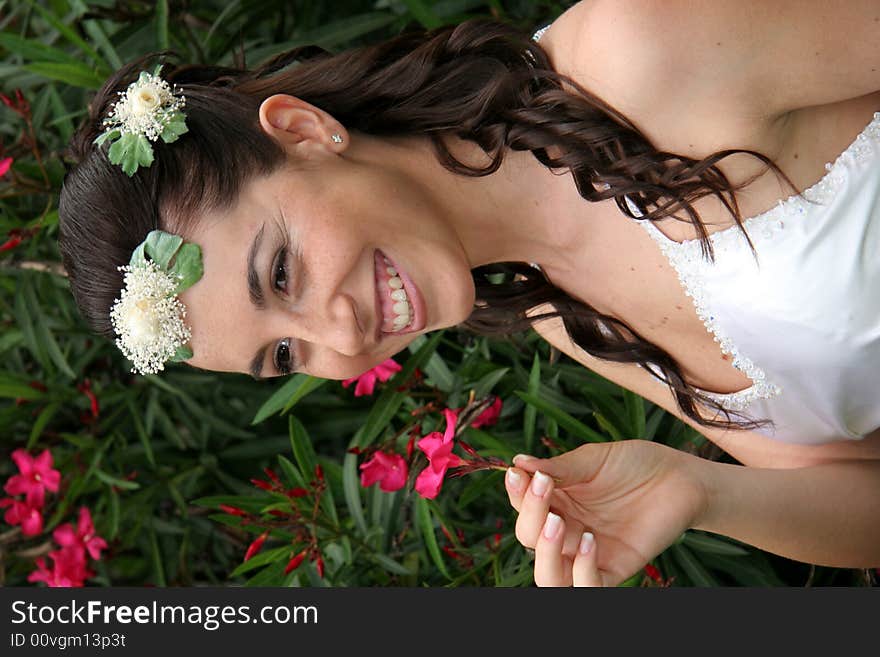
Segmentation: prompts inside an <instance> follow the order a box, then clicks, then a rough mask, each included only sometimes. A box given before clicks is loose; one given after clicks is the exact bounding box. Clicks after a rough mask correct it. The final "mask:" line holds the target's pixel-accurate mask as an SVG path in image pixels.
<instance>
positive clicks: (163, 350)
mask: <svg viewBox="0 0 880 657" xmlns="http://www.w3.org/2000/svg"><path fill="white" fill-rule="evenodd" d="M119 270H120V271H122V272H125V277H124V281H125V286H124V287H123V289H122V293H121V295H120V297H119V298H118V299H116V300H115V301H114V302H113V307H112V309H111V310H110V323H111V324H112V325H113V330H114V331H115V332H116V335H117V336H118V337H117V339H116V346H117V347H119V349H120V351H122V353H123V355H124V356H125V357H126V358H128V359H129V360H130V361H131V362H132V364H133V366H134V367H133V368H132V370H131V371H132V372H135V373H139V374H156V373H157V372H161V371H162V370H164V369H165V363H166V362H168V361H181V360H186V359H187V358H191V357H192V355H193V352H192V349H190V348H189V347H188V346H186V343H187V342H189V340H190V338H191V337H192V336H191V333H190V330H189V328H188V327H187V326H186V324H185V323H184V321H183V320H184V317H186V307H185V306H184V305H183V303H182V302H181V301H180V299H178V298H177V295H178V294H180V293H181V292H183V291H184V290H186V289H187V288H189V287H191V286H193V285H194V284H195V283H196V282H197V281H198V280H199V279H200V278H201V277H202V274H203V273H204V269H203V266H202V250H201V249H200V248H199V246H198V245H196V244H192V243H189V242H184V241H183V238H182V237H179V236H177V235H172V234H171V233H166V232H165V231H161V230H154V231H152V232H151V233H150V234H149V235H147V239H145V240H144V241H143V242H142V243H141V244H140V246H138V248H137V249H135V251H134V253H133V254H132V256H131V261H130V262H129V264H128V265H125V266H123V267H119Z"/></svg>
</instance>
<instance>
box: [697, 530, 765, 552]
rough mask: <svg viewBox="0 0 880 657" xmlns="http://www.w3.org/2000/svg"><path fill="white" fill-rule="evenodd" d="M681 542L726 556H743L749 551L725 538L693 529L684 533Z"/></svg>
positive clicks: (700, 549)
mask: <svg viewBox="0 0 880 657" xmlns="http://www.w3.org/2000/svg"><path fill="white" fill-rule="evenodd" d="M682 543H683V544H685V545H687V546H689V547H691V548H693V549H694V550H697V551H698V552H711V553H712V554H721V555H724V556H728V557H739V556H745V555H747V554H748V553H749V551H748V550H746V549H744V548H741V547H739V546H738V545H734V544H733V543H731V542H729V541H727V540H724V539H722V538H715V537H713V536H707V535H706V534H703V533H700V532H694V531H688V532H687V533H685V535H684V539H682Z"/></svg>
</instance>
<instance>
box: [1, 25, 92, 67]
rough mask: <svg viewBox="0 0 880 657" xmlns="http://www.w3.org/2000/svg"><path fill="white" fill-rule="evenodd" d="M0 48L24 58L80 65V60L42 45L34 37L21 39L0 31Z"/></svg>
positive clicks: (15, 35)
mask: <svg viewBox="0 0 880 657" xmlns="http://www.w3.org/2000/svg"><path fill="white" fill-rule="evenodd" d="M0 48H6V49H7V50H8V51H9V52H10V53H12V54H15V55H21V57H22V58H23V59H25V60H30V61H41V62H59V63H62V64H70V65H72V66H82V64H81V63H80V62H78V61H77V60H76V59H74V58H73V57H71V56H70V55H68V54H67V53H66V52H64V51H62V50H58V49H56V48H52V47H51V46H47V45H44V44H42V43H40V42H39V41H36V40H35V39H23V38H22V37H20V36H18V35H17V34H12V33H10V32H0Z"/></svg>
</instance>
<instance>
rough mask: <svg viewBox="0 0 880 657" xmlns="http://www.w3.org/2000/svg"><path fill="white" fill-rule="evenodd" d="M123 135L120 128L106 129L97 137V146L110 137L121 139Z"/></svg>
mask: <svg viewBox="0 0 880 657" xmlns="http://www.w3.org/2000/svg"><path fill="white" fill-rule="evenodd" d="M121 136H122V133H121V132H120V131H119V130H118V129H113V130H105V131H104V132H102V133H101V134H100V135H98V137H97V138H96V139H95V146H100V145H101V144H103V143H104V142H105V141H107V140H108V139H110V140H114V139H119V137H121Z"/></svg>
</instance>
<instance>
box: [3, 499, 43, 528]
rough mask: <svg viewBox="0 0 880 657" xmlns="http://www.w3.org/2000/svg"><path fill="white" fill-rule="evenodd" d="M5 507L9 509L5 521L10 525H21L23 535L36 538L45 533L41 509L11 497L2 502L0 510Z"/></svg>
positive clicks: (4, 517) (4, 515)
mask: <svg viewBox="0 0 880 657" xmlns="http://www.w3.org/2000/svg"><path fill="white" fill-rule="evenodd" d="M3 507H9V508H8V509H6V513H5V514H3V520H5V521H6V523H7V524H9V525H13V526H15V525H21V533H22V534H24V535H25V536H36V535H37V534H39V533H41V532H42V531H43V514H41V513H40V510H39V509H36V508H34V507H32V506H28V504H27V502H22V501H21V500H16V499H13V498H11V497H7V498H4V499H2V500H0V509H2V508H3Z"/></svg>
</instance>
